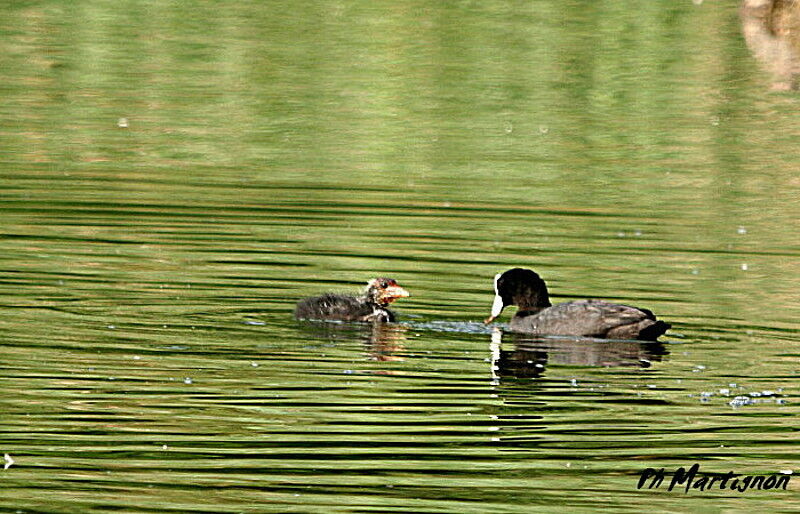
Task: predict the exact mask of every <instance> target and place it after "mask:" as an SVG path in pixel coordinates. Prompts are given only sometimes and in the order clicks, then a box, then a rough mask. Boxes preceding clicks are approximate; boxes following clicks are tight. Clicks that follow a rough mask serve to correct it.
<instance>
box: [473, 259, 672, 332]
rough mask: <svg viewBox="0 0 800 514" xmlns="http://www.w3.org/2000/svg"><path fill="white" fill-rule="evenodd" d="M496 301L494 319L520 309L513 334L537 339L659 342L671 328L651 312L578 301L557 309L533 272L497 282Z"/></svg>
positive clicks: (509, 273) (513, 274) (513, 321)
mask: <svg viewBox="0 0 800 514" xmlns="http://www.w3.org/2000/svg"><path fill="white" fill-rule="evenodd" d="M494 290H495V298H494V304H493V305H492V315H491V316H490V317H489V318H488V319H487V320H486V322H487V323H490V322H492V321H493V320H494V319H495V318H497V317H498V316H499V315H500V313H501V312H503V309H504V308H505V307H507V306H509V305H516V306H517V307H518V308H519V310H517V313H516V314H515V315H514V317H513V318H512V319H511V330H514V331H516V332H527V333H531V334H537V335H554V336H578V337H599V338H605V339H641V340H648V341H655V340H656V339H658V336H660V335H662V334H663V333H664V332H666V331H667V330H668V329H669V328H670V326H671V325H670V324H669V323H664V322H663V321H660V320H657V319H656V317H655V315H654V314H653V313H652V312H650V311H648V310H647V309H639V308H636V307H631V306H628V305H619V304H616V303H610V302H605V301H603V300H578V301H574V302H567V303H561V304H558V305H553V304H551V303H550V296H549V295H548V293H547V286H546V285H545V283H544V280H542V279H541V278H540V277H539V275H537V274H536V273H534V272H533V271H531V270H529V269H522V268H514V269H510V270H508V271H506V272H505V273H502V274H500V273H498V274H497V275H496V276H495V278H494Z"/></svg>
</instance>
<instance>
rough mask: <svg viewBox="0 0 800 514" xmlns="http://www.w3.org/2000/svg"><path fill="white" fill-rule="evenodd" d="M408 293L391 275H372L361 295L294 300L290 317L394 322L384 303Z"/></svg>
mask: <svg viewBox="0 0 800 514" xmlns="http://www.w3.org/2000/svg"><path fill="white" fill-rule="evenodd" d="M407 296H410V295H409V294H408V291H406V290H405V289H403V288H402V287H400V286H399V285H397V282H396V281H395V280H394V279H391V278H383V277H379V278H373V279H372V280H370V281H369V282H368V283H367V288H366V289H365V290H364V293H363V294H361V295H347V294H340V293H325V294H323V295H321V296H314V297H312V298H305V299H303V300H300V301H299V302H297V307H295V309H294V317H295V318H297V319H316V320H329V321H394V320H395V316H394V313H393V312H392V311H390V310H389V309H387V306H388V305H389V304H390V303H392V302H393V301H395V300H397V299H398V298H405V297H407Z"/></svg>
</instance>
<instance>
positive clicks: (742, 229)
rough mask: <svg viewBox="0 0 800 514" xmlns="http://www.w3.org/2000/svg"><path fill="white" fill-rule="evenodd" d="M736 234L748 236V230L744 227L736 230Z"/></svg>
mask: <svg viewBox="0 0 800 514" xmlns="http://www.w3.org/2000/svg"><path fill="white" fill-rule="evenodd" d="M736 232H737V233H738V234H747V229H746V228H744V227H739V228H738V229H736Z"/></svg>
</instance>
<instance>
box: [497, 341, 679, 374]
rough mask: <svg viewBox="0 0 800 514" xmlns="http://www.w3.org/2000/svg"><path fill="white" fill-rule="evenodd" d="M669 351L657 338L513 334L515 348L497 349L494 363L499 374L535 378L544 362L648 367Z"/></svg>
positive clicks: (543, 367) (543, 368)
mask: <svg viewBox="0 0 800 514" xmlns="http://www.w3.org/2000/svg"><path fill="white" fill-rule="evenodd" d="M668 353H669V352H668V351H667V349H666V348H665V346H664V345H663V344H661V343H659V342H656V341H652V342H640V341H591V340H586V339H583V340H576V339H559V338H550V337H548V338H538V339H537V338H531V337H529V336H524V335H522V334H515V337H514V349H513V350H505V351H500V355H499V358H498V359H497V361H496V363H495V365H496V367H497V372H498V374H499V375H500V376H511V377H519V378H536V377H539V376H541V375H542V374H543V373H544V371H545V365H550V366H552V365H562V366H598V367H623V366H630V367H642V368H647V367H650V365H651V362H653V361H660V360H661V359H662V357H663V356H664V355H667V354H668Z"/></svg>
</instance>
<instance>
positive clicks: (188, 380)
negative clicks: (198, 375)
mask: <svg viewBox="0 0 800 514" xmlns="http://www.w3.org/2000/svg"><path fill="white" fill-rule="evenodd" d="M183 383H184V384H191V383H192V379H191V378H190V377H186V378H184V379H183Z"/></svg>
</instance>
